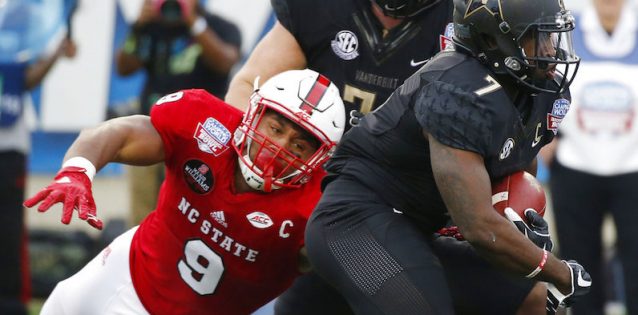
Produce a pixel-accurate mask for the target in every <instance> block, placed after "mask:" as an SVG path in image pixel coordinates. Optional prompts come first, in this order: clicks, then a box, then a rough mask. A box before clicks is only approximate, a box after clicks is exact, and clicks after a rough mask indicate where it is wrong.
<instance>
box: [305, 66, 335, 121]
mask: <svg viewBox="0 0 638 315" xmlns="http://www.w3.org/2000/svg"><path fill="white" fill-rule="evenodd" d="M329 86H330V80H328V78H326V77H324V76H323V75H321V74H320V75H319V76H318V77H317V80H316V81H315V83H314V84H313V85H312V87H311V88H310V91H308V95H306V97H305V98H304V100H303V103H302V104H301V107H300V108H301V110H303V111H305V112H306V113H308V115H310V114H312V109H313V108H315V107H317V104H319V101H321V98H322V97H323V95H324V94H326V90H328V87H329Z"/></svg>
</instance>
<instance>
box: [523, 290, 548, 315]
mask: <svg viewBox="0 0 638 315" xmlns="http://www.w3.org/2000/svg"><path fill="white" fill-rule="evenodd" d="M546 299H547V288H546V287H545V285H544V284H543V283H541V282H537V283H536V284H535V285H534V287H533V288H532V290H531V291H530V292H529V293H528V294H527V296H526V297H525V299H524V300H523V303H522V304H521V306H520V307H519V308H518V311H517V312H516V315H539V314H545V304H546Z"/></svg>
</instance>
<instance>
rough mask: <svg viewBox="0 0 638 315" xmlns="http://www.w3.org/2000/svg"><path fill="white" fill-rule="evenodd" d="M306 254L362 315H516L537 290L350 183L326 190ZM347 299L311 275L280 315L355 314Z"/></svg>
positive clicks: (289, 295)
mask: <svg viewBox="0 0 638 315" xmlns="http://www.w3.org/2000/svg"><path fill="white" fill-rule="evenodd" d="M306 246H307V248H308V254H309V256H310V260H311V262H312V263H313V266H314V267H315V269H316V271H317V273H318V274H319V275H320V276H321V277H323V278H325V279H326V280H327V282H328V283H329V284H330V285H332V286H334V287H335V288H337V290H338V292H339V293H340V294H341V295H343V296H344V297H345V298H346V300H347V301H348V303H349V304H350V306H351V308H352V310H354V311H355V313H357V314H366V315H367V314H401V315H404V314H453V313H454V312H456V313H457V314H479V313H480V314H514V313H515V312H516V310H517V309H518V306H519V305H520V303H521V302H522V301H523V299H524V298H525V297H526V296H527V294H528V293H529V292H530V290H531V289H532V287H533V286H534V282H532V281H528V280H524V279H518V278H512V277H510V276H507V275H505V274H503V273H501V272H500V271H497V270H495V269H494V268H493V267H492V266H490V265H489V264H488V263H487V262H485V261H484V260H483V259H482V258H480V257H479V256H478V255H477V254H476V252H475V251H474V250H473V249H472V248H471V246H470V245H469V243H467V242H459V241H457V240H455V239H453V238H449V237H441V238H438V239H436V240H435V241H432V240H431V239H430V237H429V236H428V235H426V233H424V232H423V231H421V230H419V229H418V228H417V227H415V226H414V225H413V223H412V222H410V220H409V218H407V217H405V216H404V215H402V214H398V213H395V212H394V211H393V209H392V207H390V206H388V205H386V204H384V203H383V201H382V200H379V199H378V198H377V197H376V196H375V194H374V193H373V192H372V191H370V190H369V189H367V188H366V187H365V186H362V185H360V184H359V183H358V182H357V181H356V180H351V179H348V178H347V177H345V176H340V177H338V178H337V179H336V180H334V181H333V182H331V183H330V184H329V185H328V186H327V187H326V190H325V191H324V195H323V197H322V199H321V201H320V203H319V205H318V206H317V209H315V212H314V213H313V216H312V217H311V219H310V222H309V224H308V227H307V230H306ZM442 264H443V266H442ZM448 283H450V284H451V285H450V286H449V287H450V289H448ZM450 292H451V294H450ZM339 293H335V292H331V290H330V286H328V285H325V284H321V281H320V279H319V277H317V276H316V275H313V274H310V275H306V276H303V277H301V278H300V279H298V280H297V281H296V282H295V284H294V285H293V287H292V288H291V289H289V290H288V291H286V292H285V293H284V294H283V295H282V296H281V297H280V299H279V300H278V301H277V305H276V308H275V310H276V314H278V315H280V314H321V313H323V314H349V313H350V312H349V311H348V308H347V307H346V306H344V305H343V299H341V298H340V297H339ZM313 294H317V295H315V296H313ZM322 295H323V297H322ZM306 298H308V299H306ZM452 298H453V299H454V308H456V310H454V309H453V304H452ZM295 301H297V302H295ZM299 301H303V302H302V303H303V304H300V303H298V302H299ZM322 301H323V305H322ZM486 301H487V302H486ZM304 305H305V306H304ZM484 307H485V308H484ZM477 312H478V313H477Z"/></svg>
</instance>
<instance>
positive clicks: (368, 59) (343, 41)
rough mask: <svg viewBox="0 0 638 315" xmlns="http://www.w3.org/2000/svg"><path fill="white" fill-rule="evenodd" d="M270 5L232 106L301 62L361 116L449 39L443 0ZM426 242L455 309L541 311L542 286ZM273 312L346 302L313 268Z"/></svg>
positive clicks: (275, 0) (451, 244)
mask: <svg viewBox="0 0 638 315" xmlns="http://www.w3.org/2000/svg"><path fill="white" fill-rule="evenodd" d="M271 2H272V5H273V8H274V9H275V13H276V15H277V18H278V22H277V23H276V24H275V26H274V27H273V29H272V30H271V31H270V32H269V33H268V34H267V35H266V36H265V37H264V39H262V40H261V41H260V43H259V44H258V45H257V47H256V48H255V50H254V51H253V53H252V54H251V56H250V57H249V59H248V61H247V62H246V64H245V65H244V67H243V68H242V69H241V70H240V71H239V72H238V73H237V75H236V76H235V77H234V79H233V82H232V83H231V85H230V88H229V91H228V94H227V96H226V100H227V101H228V102H229V103H231V104H235V105H236V106H242V105H243V104H244V103H245V102H235V100H242V99H244V98H245V97H247V96H248V95H249V94H250V93H252V91H253V88H252V82H253V80H254V78H255V77H256V76H258V75H259V76H261V78H260V80H265V79H267V78H268V77H269V76H271V75H272V74H273V73H277V72H279V71H281V70H285V69H301V68H305V67H309V68H311V69H315V70H317V71H321V72H322V73H324V74H325V75H326V76H328V77H330V78H331V79H332V80H333V82H335V83H336V84H337V85H338V86H339V87H340V89H341V91H342V96H343V98H344V103H345V104H346V107H347V108H348V109H349V110H347V112H351V111H357V112H359V113H367V112H369V111H370V110H372V109H374V108H376V107H378V105H380V104H381V103H383V101H385V99H386V98H387V97H388V96H389V95H390V94H391V92H392V91H394V90H395V89H396V88H397V87H398V86H399V85H400V84H401V83H402V82H403V81H404V80H405V79H406V78H407V77H409V76H410V75H411V74H412V73H414V71H416V70H418V68H419V67H421V66H422V65H423V64H424V62H425V61H426V60H427V59H429V58H430V57H432V56H433V55H434V54H435V53H436V52H438V51H439V50H442V49H443V48H445V46H446V44H448V43H449V42H450V41H451V39H450V38H448V37H446V36H449V33H451V32H450V31H451V23H449V22H451V19H452V1H451V0H442V1H439V0H374V1H370V0H346V1H309V0H296V1H290V0H271ZM246 93H248V94H246ZM244 95H245V96H244ZM434 245H435V251H436V252H437V254H438V255H439V256H440V257H441V259H442V261H443V262H444V263H445V264H444V265H445V266H446V270H445V271H446V276H447V277H448V278H449V281H450V283H451V285H450V289H451V291H452V294H453V296H455V300H454V301H455V307H456V308H457V312H458V313H459V314H463V313H467V312H470V313H473V314H476V309H477V308H481V309H482V313H483V314H499V313H503V314H513V313H515V311H516V310H517V309H518V308H519V307H520V308H521V311H522V312H520V311H519V313H517V314H528V313H530V314H534V312H535V311H537V310H538V308H539V307H540V308H541V309H542V308H544V300H545V289H544V285H537V286H536V287H534V289H532V288H533V286H534V282H532V281H522V280H518V279H511V278H510V277H508V276H507V275H504V274H502V273H500V272H498V271H497V270H495V269H494V268H493V267H491V266H490V265H488V264H487V263H486V262H485V261H484V260H483V259H482V258H480V257H478V255H477V254H476V253H475V252H474V251H472V250H470V249H468V247H469V245H468V244H467V242H456V241H455V240H454V239H448V238H437V240H436V242H435V244H434ZM487 280H489V281H487ZM467 283H474V284H480V283H487V284H489V285H490V288H495V290H496V288H498V289H500V290H499V293H498V294H494V293H492V294H489V295H488V294H485V292H486V291H490V290H479V292H478V293H480V294H477V293H476V291H477V290H475V289H474V286H468V285H467ZM492 291H493V290H492ZM494 301H500V302H499V303H494ZM485 305H490V306H491V307H490V308H486V307H484V306H485ZM530 306H532V307H530ZM275 311H276V314H277V315H293V314H307V315H310V314H351V311H350V309H349V308H348V305H347V304H346V302H345V301H344V300H343V299H342V298H341V297H340V296H339V295H337V294H336V293H335V292H334V291H333V290H332V289H331V288H330V287H329V286H327V285H326V284H323V283H321V281H320V280H319V278H318V277H317V276H316V275H315V274H313V273H310V274H307V275H304V276H302V277H301V278H299V279H298V280H297V281H296V282H295V284H294V285H293V287H292V288H291V289H290V290H288V291H287V292H286V293H285V294H284V295H282V296H281V297H280V298H279V299H278V300H277V305H276V309H275ZM526 312H527V313H526Z"/></svg>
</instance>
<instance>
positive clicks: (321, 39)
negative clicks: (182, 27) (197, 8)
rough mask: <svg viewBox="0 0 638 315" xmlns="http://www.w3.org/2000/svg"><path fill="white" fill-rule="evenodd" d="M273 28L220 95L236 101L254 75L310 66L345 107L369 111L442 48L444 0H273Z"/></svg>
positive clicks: (448, 5) (448, 12) (448, 16)
mask: <svg viewBox="0 0 638 315" xmlns="http://www.w3.org/2000/svg"><path fill="white" fill-rule="evenodd" d="M271 3H272V7H273V9H274V11H275V13H276V15H277V22H276V23H275V25H274V27H273V28H272V29H271V30H270V31H269V32H268V34H266V36H265V37H264V38H263V39H262V40H261V41H260V42H259V44H258V45H257V46H256V47H255V49H254V50H253V52H252V53H251V55H250V57H249V58H248V60H247V61H246V64H245V65H244V66H243V67H242V68H241V69H240V70H239V71H238V73H237V74H236V76H235V77H234V78H233V80H232V82H231V86H230V88H229V90H228V94H227V95H226V101H227V102H228V103H230V104H233V105H235V106H238V107H242V106H245V103H246V102H245V101H244V100H245V99H246V97H249V96H250V95H251V93H252V92H253V80H254V79H255V78H256V77H257V76H260V80H262V81H263V80H265V79H267V78H269V77H271V76H272V75H274V74H276V73H279V72H281V71H282V70H288V69H303V68H306V67H308V68H311V69H313V70H315V71H317V72H319V73H321V74H323V75H325V76H327V77H329V78H330V79H331V80H332V81H333V82H338V85H337V86H338V87H339V89H340V90H341V94H342V96H343V100H344V103H345V105H346V113H349V112H351V111H352V110H357V111H359V112H361V113H367V112H370V111H371V110H373V109H374V108H376V107H377V106H378V105H380V104H382V103H383V102H384V101H385V100H386V99H387V98H388V96H390V94H391V93H392V91H394V90H395V89H396V88H397V87H398V86H399V85H400V84H401V83H403V80H405V79H406V78H407V77H408V76H410V75H411V74H413V73H414V72H415V71H416V70H418V69H419V68H420V67H421V66H422V65H423V63H424V62H425V61H426V60H427V59H429V58H430V57H432V56H433V55H434V54H436V53H437V52H439V50H441V46H442V45H445V43H446V39H445V37H444V35H445V32H446V28H447V27H448V25H449V26H450V27H451V24H450V22H451V20H452V2H451V1H450V0H400V1H397V0H374V1H371V0H337V1H314V0H294V1H292V0H271Z"/></svg>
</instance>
